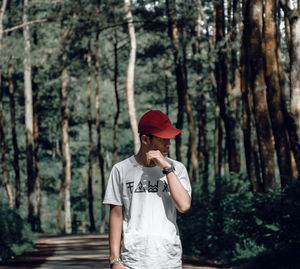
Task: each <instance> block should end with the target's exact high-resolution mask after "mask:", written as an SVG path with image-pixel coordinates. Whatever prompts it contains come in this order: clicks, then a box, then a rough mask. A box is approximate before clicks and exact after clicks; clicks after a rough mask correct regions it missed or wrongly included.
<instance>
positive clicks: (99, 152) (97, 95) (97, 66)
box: [94, 33, 106, 234]
mask: <svg viewBox="0 0 300 269" xmlns="http://www.w3.org/2000/svg"><path fill="white" fill-rule="evenodd" d="M95 53H96V55H95V70H94V72H95V75H94V77H95V108H96V131H97V155H98V164H99V170H100V176H101V201H103V200H104V195H105V187H106V176H105V159H104V153H103V152H102V141H101V140H102V138H101V124H100V121H101V111H100V84H99V72H100V50H99V33H98V34H97V38H96V46H95ZM105 226H106V208H105V206H102V207H101V221H100V233H101V234H103V233H105Z"/></svg>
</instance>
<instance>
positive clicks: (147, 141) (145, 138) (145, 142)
mask: <svg viewBox="0 0 300 269" xmlns="http://www.w3.org/2000/svg"><path fill="white" fill-rule="evenodd" d="M141 143H142V144H143V145H149V144H150V137H149V136H148V135H142V136H141Z"/></svg>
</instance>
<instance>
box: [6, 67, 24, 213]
mask: <svg viewBox="0 0 300 269" xmlns="http://www.w3.org/2000/svg"><path fill="white" fill-rule="evenodd" d="M8 91H9V107H10V122H11V136H12V143H13V155H14V158H13V167H14V172H15V206H16V208H20V205H21V179H20V165H19V155H20V150H19V146H18V139H17V131H16V105H15V85H14V78H13V66H12V64H10V65H9V67H8Z"/></svg>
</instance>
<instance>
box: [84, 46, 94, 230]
mask: <svg viewBox="0 0 300 269" xmlns="http://www.w3.org/2000/svg"><path fill="white" fill-rule="evenodd" d="M89 46H90V45H89ZM87 66H88V70H89V71H88V77H87V88H86V90H87V123H88V141H89V157H88V203H89V206H88V208H89V217H90V232H94V231H95V230H96V225H95V218H94V194H93V159H94V158H93V151H94V142H93V116H92V89H91V88H92V85H91V83H92V74H91V69H92V65H91V54H90V52H89V53H88V54H87Z"/></svg>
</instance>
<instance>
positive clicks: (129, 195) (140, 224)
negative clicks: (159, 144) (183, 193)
mask: <svg viewBox="0 0 300 269" xmlns="http://www.w3.org/2000/svg"><path fill="white" fill-rule="evenodd" d="M167 160H168V161H169V162H170V163H172V164H173V166H174V167H175V174H176V175H177V177H178V178H179V180H180V182H181V183H182V185H183V186H184V188H185V189H186V190H187V191H188V193H189V194H190V195H191V184H190V180H189V177H188V173H187V171H186V168H185V167H184V165H183V164H182V163H180V162H178V161H175V160H172V159H170V158H167ZM103 203H104V204H112V205H122V206H123V208H124V212H123V214H124V220H123V243H122V253H121V256H122V260H123V262H124V265H125V268H126V269H153V268H155V269H181V268H182V265H181V256H182V248H181V241H180V238H179V231H178V227H177V224H176V208H175V204H174V202H173V200H172V198H171V196H170V192H169V190H168V184H167V179H166V176H165V175H164V174H163V173H162V169H161V168H160V167H158V166H155V167H144V166H141V165H140V164H138V163H137V161H136V160H135V157H134V156H131V157H130V158H128V159H125V160H124V161H121V162H119V163H117V164H116V165H114V166H113V168H112V171H111V174H110V177H109V181H108V185H107V189H106V193H105V198H104V201H103Z"/></svg>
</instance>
